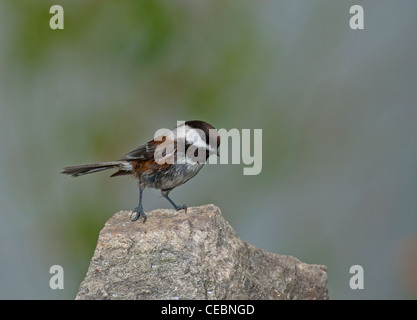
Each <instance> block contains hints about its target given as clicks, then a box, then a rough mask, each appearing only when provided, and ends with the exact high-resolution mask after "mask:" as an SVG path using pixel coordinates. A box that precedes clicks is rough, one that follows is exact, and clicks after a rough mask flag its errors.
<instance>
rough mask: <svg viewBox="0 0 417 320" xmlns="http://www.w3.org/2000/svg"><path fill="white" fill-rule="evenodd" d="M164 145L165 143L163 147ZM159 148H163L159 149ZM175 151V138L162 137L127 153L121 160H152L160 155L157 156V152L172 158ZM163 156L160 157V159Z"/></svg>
mask: <svg viewBox="0 0 417 320" xmlns="http://www.w3.org/2000/svg"><path fill="white" fill-rule="evenodd" d="M162 143H164V144H163V145H162ZM158 146H161V147H160V148H159V149H157V148H158ZM174 150H175V141H174V139H173V137H171V136H166V135H162V136H159V137H156V138H155V139H154V140H152V141H149V142H147V143H145V144H143V145H141V146H139V147H137V148H136V149H134V150H132V151H130V152H128V153H126V154H125V155H124V156H123V157H122V158H121V159H119V160H122V161H132V160H144V161H147V160H152V159H154V158H155V157H157V156H158V155H157V154H155V151H157V153H158V152H161V153H162V152H163V153H164V154H163V157H164V158H165V157H167V156H171V155H173V153H174ZM160 157H161V156H159V158H160Z"/></svg>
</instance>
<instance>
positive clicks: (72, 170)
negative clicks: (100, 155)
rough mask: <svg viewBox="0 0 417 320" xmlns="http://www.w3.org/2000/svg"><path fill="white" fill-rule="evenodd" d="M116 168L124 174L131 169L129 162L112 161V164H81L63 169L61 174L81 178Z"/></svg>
mask: <svg viewBox="0 0 417 320" xmlns="http://www.w3.org/2000/svg"><path fill="white" fill-rule="evenodd" d="M114 168H118V169H119V170H121V171H123V172H126V174H127V173H128V172H129V171H130V170H131V169H132V166H131V164H130V163H129V162H126V161H112V162H101V163H92V164H82V165H78V166H69V167H65V168H63V170H62V171H61V173H63V174H68V175H70V176H73V177H78V176H82V175H84V174H89V173H94V172H98V171H103V170H107V169H114Z"/></svg>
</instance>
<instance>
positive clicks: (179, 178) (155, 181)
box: [61, 120, 220, 222]
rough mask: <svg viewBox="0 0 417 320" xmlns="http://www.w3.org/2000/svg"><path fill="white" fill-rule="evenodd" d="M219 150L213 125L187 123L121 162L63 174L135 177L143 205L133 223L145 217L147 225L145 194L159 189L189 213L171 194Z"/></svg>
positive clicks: (81, 167) (76, 168) (77, 168)
mask: <svg viewBox="0 0 417 320" xmlns="http://www.w3.org/2000/svg"><path fill="white" fill-rule="evenodd" d="M219 146H220V136H219V134H218V132H217V130H216V129H215V128H214V127H213V126H212V125H211V124H209V123H207V122H204V121H200V120H192V121H186V122H182V123H180V124H179V125H178V126H177V127H176V128H175V129H173V130H171V131H169V132H168V133H166V134H163V135H160V136H158V137H155V138H154V139H153V140H151V141H149V142H148V143H145V144H143V145H141V146H139V147H138V148H136V149H134V150H132V151H130V152H129V153H127V154H126V155H125V156H123V157H122V158H121V159H119V160H117V161H111V162H101V163H94V164H83V165H77V166H69V167H65V168H63V171H62V172H61V173H63V174H67V175H70V176H73V177H78V176H81V175H84V174H88V173H94V172H99V171H103V170H107V169H118V171H117V172H115V173H113V174H112V175H111V177H115V176H121V175H131V176H133V177H134V178H135V179H137V180H138V183H139V205H138V206H137V207H136V208H135V209H134V213H136V215H135V216H134V218H133V219H132V221H136V220H137V219H138V218H139V217H140V216H142V217H143V222H145V221H146V214H145V212H144V210H143V206H142V194H143V190H144V189H145V188H154V189H159V190H161V194H162V196H163V197H164V198H166V199H167V200H168V201H169V202H170V203H171V204H172V205H173V206H174V208H175V209H176V210H177V211H178V210H182V209H184V210H185V211H186V212H187V206H186V205H185V204H184V205H182V206H177V205H176V204H175V203H174V202H173V201H172V200H171V198H170V197H169V193H170V192H171V191H172V189H174V188H175V187H177V186H179V185H182V184H184V183H185V182H187V181H188V180H190V179H191V178H193V177H194V176H195V175H196V174H197V173H198V172H199V171H200V170H201V168H202V167H203V165H204V164H205V162H206V161H207V159H208V158H209V157H210V156H211V155H212V154H215V155H217V156H219Z"/></svg>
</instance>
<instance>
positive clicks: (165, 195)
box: [161, 190, 187, 213]
mask: <svg viewBox="0 0 417 320" xmlns="http://www.w3.org/2000/svg"><path fill="white" fill-rule="evenodd" d="M170 191H171V190H161V194H162V196H163V197H164V198H165V199H167V200H168V201H169V203H171V204H172V206H173V207H174V208H175V210H177V211H179V210H182V209H184V210H185V213H187V206H186V205H185V204H183V205H182V206H177V205H176V204H175V203H174V201H172V200H171V198H170V197H169V196H168V194H169V192H170Z"/></svg>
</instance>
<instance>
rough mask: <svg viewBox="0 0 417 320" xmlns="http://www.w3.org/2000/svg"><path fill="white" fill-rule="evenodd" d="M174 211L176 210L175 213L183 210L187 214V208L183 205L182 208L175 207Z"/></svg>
mask: <svg viewBox="0 0 417 320" xmlns="http://www.w3.org/2000/svg"><path fill="white" fill-rule="evenodd" d="M175 209H177V211H180V210H183V209H184V210H185V214H187V206H186V205H185V204H183V205H182V206H179V207H176V208H175Z"/></svg>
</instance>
